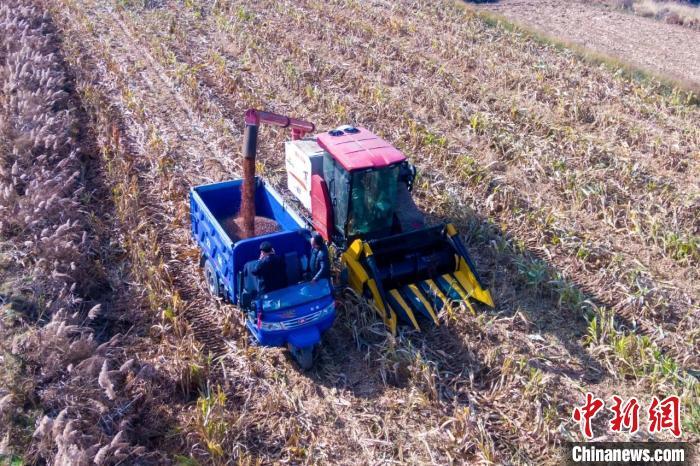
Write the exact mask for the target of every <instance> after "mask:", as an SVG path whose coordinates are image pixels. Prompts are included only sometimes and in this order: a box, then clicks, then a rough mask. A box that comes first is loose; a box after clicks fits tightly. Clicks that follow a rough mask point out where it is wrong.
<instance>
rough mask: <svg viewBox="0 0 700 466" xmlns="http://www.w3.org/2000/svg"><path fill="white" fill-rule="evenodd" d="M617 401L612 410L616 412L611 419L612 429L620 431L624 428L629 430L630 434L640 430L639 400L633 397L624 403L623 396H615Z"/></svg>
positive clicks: (614, 398) (614, 399) (614, 400)
mask: <svg viewBox="0 0 700 466" xmlns="http://www.w3.org/2000/svg"><path fill="white" fill-rule="evenodd" d="M613 402H614V403H615V404H614V405H613V407H612V408H610V411H612V412H613V413H615V417H613V419H612V421H610V429H611V430H612V431H613V432H620V431H622V429H623V428H624V429H627V430H629V432H630V434H634V433H635V432H637V431H638V430H639V402H638V401H637V399H636V398H634V397H632V398H630V400H629V401H628V402H627V403H625V404H624V405H623V404H622V398H620V397H619V396H617V395H615V396H613Z"/></svg>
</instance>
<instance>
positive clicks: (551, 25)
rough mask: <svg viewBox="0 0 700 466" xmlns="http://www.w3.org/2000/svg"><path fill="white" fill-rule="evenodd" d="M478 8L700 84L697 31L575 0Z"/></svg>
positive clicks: (505, 0)
mask: <svg viewBox="0 0 700 466" xmlns="http://www.w3.org/2000/svg"><path fill="white" fill-rule="evenodd" d="M477 8H478V9H481V10H488V11H493V12H496V13H499V14H501V15H504V16H505V17H507V18H509V19H512V20H515V21H516V22H520V23H523V24H525V25H526V26H530V27H533V28H535V29H537V30H539V31H542V32H544V33H545V34H547V35H550V36H554V37H555V38H559V39H564V40H567V41H571V42H574V43H576V44H579V45H582V46H584V47H587V48H589V49H592V50H594V51H596V52H598V53H602V54H606V55H610V56H612V57H616V58H619V59H621V60H623V61H626V62H630V63H631V64H633V65H636V66H640V67H642V68H645V69H648V70H650V71H653V72H656V73H660V74H662V75H666V76H669V77H671V78H674V79H677V80H680V81H689V82H691V83H693V84H695V85H700V31H693V30H691V29H688V28H685V27H682V26H678V25H672V24H665V23H661V22H659V21H655V20H653V19H649V18H642V17H639V16H635V15H632V14H627V13H624V12H620V11H615V10H611V9H609V8H606V7H604V6H602V5H592V4H590V3H582V2H579V1H566V0H564V1H561V0H556V1H553V0H502V1H499V2H495V3H484V4H481V5H479V6H478V7H477Z"/></svg>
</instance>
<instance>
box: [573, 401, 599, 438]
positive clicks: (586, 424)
mask: <svg viewBox="0 0 700 466" xmlns="http://www.w3.org/2000/svg"><path fill="white" fill-rule="evenodd" d="M603 406H605V402H603V400H601V399H599V398H594V397H593V394H591V393H590V392H589V393H586V404H584V405H583V406H582V407H581V408H575V409H574V415H573V418H574V421H576V422H580V423H581V432H582V433H583V435H585V436H586V438H592V437H593V429H591V419H593V418H594V417H595V415H596V414H597V413H598V411H599V410H600V408H602V407H603Z"/></svg>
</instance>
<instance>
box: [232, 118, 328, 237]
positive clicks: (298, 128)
mask: <svg viewBox="0 0 700 466" xmlns="http://www.w3.org/2000/svg"><path fill="white" fill-rule="evenodd" d="M261 123H266V124H270V125H274V126H279V127H280V128H291V130H292V139H301V138H303V137H304V136H305V135H306V134H307V133H310V132H312V131H313V130H314V129H315V126H314V124H313V123H311V122H308V121H304V120H297V119H296V118H289V117H287V116H284V115H278V114H276V113H270V112H264V111H259V110H255V109H254V108H251V109H248V110H247V111H246V112H245V130H244V132H243V196H242V199H241V210H240V216H241V217H242V221H243V228H242V229H243V234H244V236H245V237H247V238H250V237H251V236H254V235H255V156H256V154H257V151H258V126H259V125H260V124H261Z"/></svg>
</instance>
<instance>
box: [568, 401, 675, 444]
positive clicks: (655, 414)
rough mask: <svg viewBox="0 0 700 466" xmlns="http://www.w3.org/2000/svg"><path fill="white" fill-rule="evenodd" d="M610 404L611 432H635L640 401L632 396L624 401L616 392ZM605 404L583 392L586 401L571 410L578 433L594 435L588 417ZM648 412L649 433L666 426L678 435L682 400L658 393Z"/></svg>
mask: <svg viewBox="0 0 700 466" xmlns="http://www.w3.org/2000/svg"><path fill="white" fill-rule="evenodd" d="M612 402H613V403H612V407H611V408H609V410H610V411H612V413H613V418H612V419H611V420H610V423H609V425H610V430H611V431H613V432H622V431H624V430H626V431H628V432H629V433H630V434H634V433H635V432H637V431H638V430H639V413H640V404H639V401H638V400H637V398H635V397H632V398H630V399H629V400H627V402H623V400H622V398H620V397H619V396H617V395H615V396H613V398H612ZM604 406H605V402H604V401H603V400H601V399H599V398H595V397H594V396H593V395H592V394H591V393H586V402H585V403H584V404H583V406H580V407H575V408H574V411H573V413H572V416H571V417H572V418H573V420H574V421H576V422H578V423H579V424H580V428H581V433H583V435H584V436H585V437H586V438H588V439H590V438H593V429H592V427H591V421H592V420H593V418H594V417H595V416H596V414H598V411H600V409H601V408H602V407H604ZM646 412H647V414H648V424H647V426H648V431H649V433H650V434H653V433H657V432H662V431H664V430H668V431H669V432H671V433H672V434H673V435H674V436H676V437H680V436H681V424H680V422H681V402H680V398H678V397H677V396H675V395H673V396H669V397H666V398H664V399H663V400H659V399H658V398H657V397H653V398H652V399H651V403H650V404H649V408H648V409H647V411H646Z"/></svg>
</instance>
